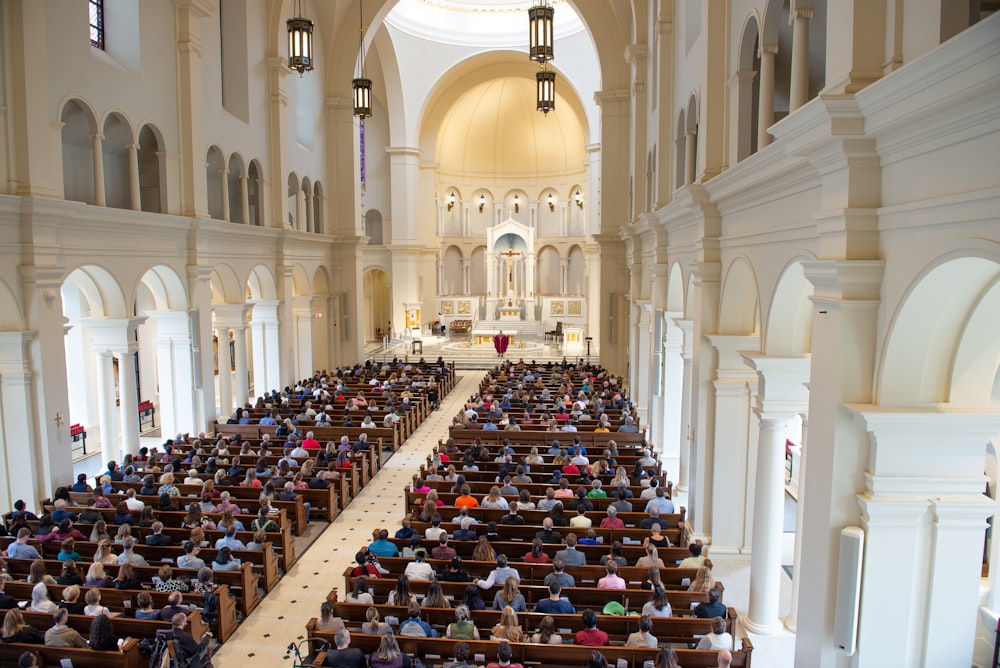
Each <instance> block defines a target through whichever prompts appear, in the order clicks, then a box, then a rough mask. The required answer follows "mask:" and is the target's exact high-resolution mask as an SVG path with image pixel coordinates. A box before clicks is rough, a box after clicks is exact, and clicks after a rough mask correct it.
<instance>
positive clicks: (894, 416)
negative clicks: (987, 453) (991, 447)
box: [847, 404, 1000, 496]
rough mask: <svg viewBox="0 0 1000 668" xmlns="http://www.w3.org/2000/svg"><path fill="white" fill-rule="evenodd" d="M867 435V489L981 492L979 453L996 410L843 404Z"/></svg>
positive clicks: (996, 425) (999, 424) (996, 422)
mask: <svg viewBox="0 0 1000 668" xmlns="http://www.w3.org/2000/svg"><path fill="white" fill-rule="evenodd" d="M847 409H848V410H849V411H850V412H851V413H852V414H853V416H854V422H855V424H857V425H858V426H859V427H860V428H862V429H864V430H865V431H867V432H868V434H869V438H870V444H869V452H868V470H869V473H867V474H866V478H867V481H866V487H867V488H868V489H869V490H870V491H871V492H872V493H880V494H890V495H897V494H909V493H921V494H923V495H924V496H927V492H926V490H928V489H934V490H936V492H935V495H936V496H939V495H943V494H980V493H981V492H982V489H983V483H984V482H985V477H984V475H983V452H984V449H985V446H986V444H987V443H988V442H989V441H990V440H991V439H992V438H993V437H995V436H996V434H997V433H998V432H1000V414H998V413H996V412H988V411H976V410H972V411H965V410H962V409H960V408H944V407H938V408H928V409H919V408H894V407H882V406H872V405H861V404H847Z"/></svg>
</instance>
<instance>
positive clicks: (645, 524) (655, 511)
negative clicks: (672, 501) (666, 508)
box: [639, 506, 669, 529]
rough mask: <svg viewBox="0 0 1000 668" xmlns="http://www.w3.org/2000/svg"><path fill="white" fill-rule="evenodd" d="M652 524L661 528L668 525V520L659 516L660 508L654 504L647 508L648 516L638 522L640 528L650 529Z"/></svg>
mask: <svg viewBox="0 0 1000 668" xmlns="http://www.w3.org/2000/svg"><path fill="white" fill-rule="evenodd" d="M653 526H659V527H660V528H661V529H666V528H668V526H669V524H668V522H667V521H666V520H665V519H663V518H662V517H660V509H659V508H657V507H656V506H654V507H652V508H651V509H650V510H649V517H647V518H645V519H643V520H642V521H641V522H639V528H640V529H650V528H652V527H653Z"/></svg>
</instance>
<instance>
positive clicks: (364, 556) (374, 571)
mask: <svg viewBox="0 0 1000 668" xmlns="http://www.w3.org/2000/svg"><path fill="white" fill-rule="evenodd" d="M354 561H355V562H356V563H357V566H355V567H354V568H352V569H351V577H354V578H357V577H361V576H366V577H371V578H381V577H382V575H383V574H386V573H388V572H389V571H388V570H386V569H384V568H382V567H381V566H379V565H378V562H377V561H376V562H374V563H373V562H371V561H369V559H368V553H367V552H366V551H361V552H358V553H357V554H355V555H354Z"/></svg>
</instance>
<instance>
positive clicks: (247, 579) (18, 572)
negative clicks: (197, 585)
mask: <svg viewBox="0 0 1000 668" xmlns="http://www.w3.org/2000/svg"><path fill="white" fill-rule="evenodd" d="M31 561H32V560H31V559H8V560H7V572H8V573H10V575H11V576H12V577H15V578H25V579H26V578H27V577H28V572H29V570H30V569H31ZM43 563H44V564H45V572H46V573H48V574H49V575H51V576H52V577H58V576H59V574H60V573H61V572H62V562H61V561H56V560H54V559H45V560H44V561H43ZM159 568H160V567H159V565H156V566H136V567H135V573H136V578H137V579H138V580H139V581H140V582H152V581H153V576H154V575H156V573H157V571H158V570H159ZM104 570H105V572H106V573H107V575H108V577H110V578H113V577H116V576H117V575H118V566H116V565H110V566H105V567H104ZM174 576H175V577H179V578H187V579H188V580H193V579H196V578H197V577H198V571H197V570H195V569H193V568H176V567H175V568H174ZM213 579H214V580H215V582H216V583H218V584H224V585H229V591H230V593H231V594H232V595H233V596H236V597H237V600H238V601H239V606H240V611H241V612H242V613H243V614H244V615H249V614H250V613H251V612H253V610H254V608H256V607H257V606H258V605H259V604H260V599H261V595H260V587H259V586H258V584H257V580H258V577H257V574H256V573H254V571H253V566H252V565H251V564H243V566H242V567H241V568H240V570H238V571H213Z"/></svg>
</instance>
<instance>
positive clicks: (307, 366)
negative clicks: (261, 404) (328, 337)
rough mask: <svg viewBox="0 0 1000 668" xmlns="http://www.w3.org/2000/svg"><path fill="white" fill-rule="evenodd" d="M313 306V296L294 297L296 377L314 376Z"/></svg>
mask: <svg viewBox="0 0 1000 668" xmlns="http://www.w3.org/2000/svg"><path fill="white" fill-rule="evenodd" d="M311 306H312V298H311V297H293V298H292V317H293V318H294V325H295V328H294V332H293V334H292V335H293V336H294V341H295V377H296V378H305V377H306V376H312V373H313V361H312V351H313V340H312V335H313V312H312V308H311ZM277 389H279V390H280V389H281V388H280V387H279V388H277Z"/></svg>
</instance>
